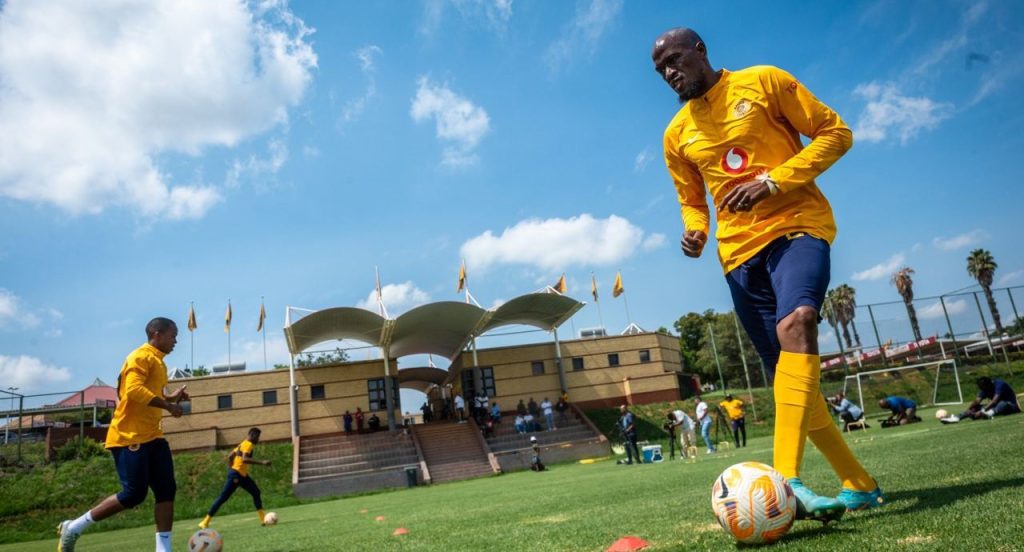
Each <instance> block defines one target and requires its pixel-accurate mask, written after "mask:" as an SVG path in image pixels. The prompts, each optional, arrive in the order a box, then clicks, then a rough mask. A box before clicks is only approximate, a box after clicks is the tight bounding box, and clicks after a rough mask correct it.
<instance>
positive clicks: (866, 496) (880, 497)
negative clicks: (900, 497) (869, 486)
mask: <svg viewBox="0 0 1024 552" xmlns="http://www.w3.org/2000/svg"><path fill="white" fill-rule="evenodd" d="M836 500H838V501H839V502H842V503H843V504H845V505H846V511H847V512H853V511H855V510H867V509H869V508H877V507H878V506H882V505H884V504H886V503H887V502H888V501H889V499H887V498H885V494H883V493H882V488H881V487H879V486H878V483H875V490H873V491H871V492H867V491H851V490H850V489H843V490H842V491H841V492H840V493H839V496H837V497H836Z"/></svg>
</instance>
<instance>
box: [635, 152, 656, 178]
mask: <svg viewBox="0 0 1024 552" xmlns="http://www.w3.org/2000/svg"><path fill="white" fill-rule="evenodd" d="M651 159H654V157H653V156H652V155H651V152H650V150H648V149H647V148H644V150H643V151H641V152H640V153H638V154H636V158H635V159H633V172H635V173H639V172H644V169H646V168H647V165H648V164H650V162H651Z"/></svg>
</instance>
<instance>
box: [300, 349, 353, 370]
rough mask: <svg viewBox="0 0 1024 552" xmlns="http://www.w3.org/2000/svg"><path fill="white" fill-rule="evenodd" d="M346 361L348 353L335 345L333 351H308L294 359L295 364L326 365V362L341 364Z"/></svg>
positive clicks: (301, 365)
mask: <svg viewBox="0 0 1024 552" xmlns="http://www.w3.org/2000/svg"><path fill="white" fill-rule="evenodd" d="M347 361H348V353H346V352H345V351H343V350H341V347H337V348H335V349H334V350H333V351H325V352H322V353H310V354H308V355H305V356H299V357H298V358H296V359H295V366H297V367H303V366H326V365H328V364H341V363H343V362H347Z"/></svg>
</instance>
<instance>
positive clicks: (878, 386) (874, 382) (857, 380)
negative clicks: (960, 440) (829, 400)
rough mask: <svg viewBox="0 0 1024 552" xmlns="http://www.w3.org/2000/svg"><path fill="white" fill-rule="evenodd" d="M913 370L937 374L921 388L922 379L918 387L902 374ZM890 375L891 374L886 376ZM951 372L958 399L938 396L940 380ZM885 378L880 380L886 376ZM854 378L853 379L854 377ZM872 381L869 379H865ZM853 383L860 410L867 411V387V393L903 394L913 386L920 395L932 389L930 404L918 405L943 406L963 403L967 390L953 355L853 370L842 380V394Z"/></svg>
mask: <svg viewBox="0 0 1024 552" xmlns="http://www.w3.org/2000/svg"><path fill="white" fill-rule="evenodd" d="M904 372H906V373H913V372H920V373H924V374H934V376H933V377H934V382H931V383H930V389H921V387H922V386H921V385H920V383H926V382H920V383H919V384H918V388H913V387H912V385H913V384H911V383H907V382H906V380H905V378H903V377H902V373H904ZM887 375H889V376H892V377H886V376H887ZM950 375H952V379H951V380H949V381H948V382H946V383H947V384H948V385H949V386H950V387H954V386H955V389H956V400H948V399H949V398H951V397H949V398H947V397H942V398H941V399H940V397H939V384H940V383H941V382H942V380H943V377H945V378H947V379H949V376H950ZM883 379H884V381H879V380H883ZM897 379H901V380H904V381H903V382H897V381H896V380H897ZM851 380H854V381H851ZM866 382H870V383H866ZM851 386H852V387H854V388H855V389H856V392H857V402H858V403H859V404H860V407H861V410H863V411H864V412H867V410H866V409H865V408H864V393H865V388H867V392H868V393H872V392H873V393H875V394H884V395H901V394H902V393H901V392H900V391H901V389H902V390H904V391H905V390H907V389H912V390H913V391H914V394H915V395H916V396H917V398H926V397H927V396H928V395H927V394H926V393H927V391H931V393H930V395H931V402H930V403H927V404H921V405H919V406H926V405H930V406H940V405H950V404H963V402H964V393H963V389H962V388H961V387H960V369H959V367H958V366H957V364H956V361H954V360H952V359H946V360H936V361H933V362H922V363H920V364H911V365H909V366H897V367H893V368H883V369H881V370H871V371H868V372H859V373H856V374H850V375H848V376H846V378H845V379H844V380H843V394H845V395H849V392H850V391H851V389H850V387H851Z"/></svg>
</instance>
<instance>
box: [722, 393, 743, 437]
mask: <svg viewBox="0 0 1024 552" xmlns="http://www.w3.org/2000/svg"><path fill="white" fill-rule="evenodd" d="M719 404H720V405H721V407H722V408H724V409H725V413H726V414H728V415H729V423H731V424H732V438H733V440H734V441H736V448H740V446H744V447H745V446H747V414H746V412H744V411H743V401H741V400H739V399H734V398H733V396H732V394H731V393H730V394H726V395H725V400H724V401H722V402H721V403H719ZM741 434H742V435H743V444H742V445H740V435H741Z"/></svg>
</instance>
